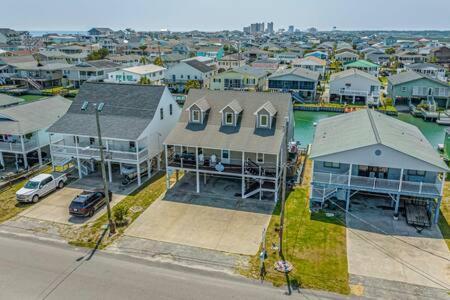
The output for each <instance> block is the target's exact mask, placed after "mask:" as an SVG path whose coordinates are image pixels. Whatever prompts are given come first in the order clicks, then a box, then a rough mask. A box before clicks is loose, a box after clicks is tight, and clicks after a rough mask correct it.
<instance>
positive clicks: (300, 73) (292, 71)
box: [269, 68, 320, 81]
mask: <svg viewBox="0 0 450 300" xmlns="http://www.w3.org/2000/svg"><path fill="white" fill-rule="evenodd" d="M285 75H294V76H297V77H301V78H304V79H307V80H310V81H319V77H320V73H319V72H314V71H310V70H307V69H304V68H289V69H284V70H279V71H277V72H275V73H273V74H272V75H270V76H269V79H275V78H278V77H282V76H285Z"/></svg>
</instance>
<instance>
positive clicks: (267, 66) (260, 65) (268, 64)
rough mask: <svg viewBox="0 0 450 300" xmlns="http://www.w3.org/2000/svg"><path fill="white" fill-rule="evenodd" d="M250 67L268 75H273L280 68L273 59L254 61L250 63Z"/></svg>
mask: <svg viewBox="0 0 450 300" xmlns="http://www.w3.org/2000/svg"><path fill="white" fill-rule="evenodd" d="M251 66H252V67H253V68H257V69H261V70H265V71H267V72H268V73H273V72H275V71H276V70H278V68H279V67H280V63H279V62H278V61H276V60H274V59H263V60H256V61H254V62H252V63H251Z"/></svg>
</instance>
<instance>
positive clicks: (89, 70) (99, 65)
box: [63, 59, 122, 88]
mask: <svg viewBox="0 0 450 300" xmlns="http://www.w3.org/2000/svg"><path fill="white" fill-rule="evenodd" d="M121 67H122V66H121V65H119V64H117V63H114V62H112V61H110V60H107V59H100V60H89V61H85V62H82V63H79V64H77V65H75V66H71V67H69V68H66V69H64V71H63V73H64V76H65V77H66V78H67V80H68V82H69V84H70V85H73V86H74V87H76V88H78V87H80V86H81V84H82V83H83V82H85V81H102V80H104V79H106V78H108V75H107V74H108V73H110V72H113V71H117V70H120V68H121Z"/></svg>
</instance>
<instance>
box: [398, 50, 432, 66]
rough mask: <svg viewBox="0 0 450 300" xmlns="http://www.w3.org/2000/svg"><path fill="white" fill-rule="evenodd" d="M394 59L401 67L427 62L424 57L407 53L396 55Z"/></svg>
mask: <svg viewBox="0 0 450 300" xmlns="http://www.w3.org/2000/svg"><path fill="white" fill-rule="evenodd" d="M395 57H396V59H397V60H398V62H399V63H400V64H401V65H409V64H418V63H423V62H425V61H426V60H427V57H426V56H424V55H419V54H416V53H409V52H406V53H405V52H404V53H399V54H396V55H395Z"/></svg>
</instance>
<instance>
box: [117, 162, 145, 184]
mask: <svg viewBox="0 0 450 300" xmlns="http://www.w3.org/2000/svg"><path fill="white" fill-rule="evenodd" d="M140 171H141V175H145V174H147V171H148V170H147V164H146V163H145V164H141V168H140ZM121 173H122V175H123V180H122V185H127V184H130V183H131V182H133V181H135V180H137V168H136V166H134V165H123V166H122V169H121Z"/></svg>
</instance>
